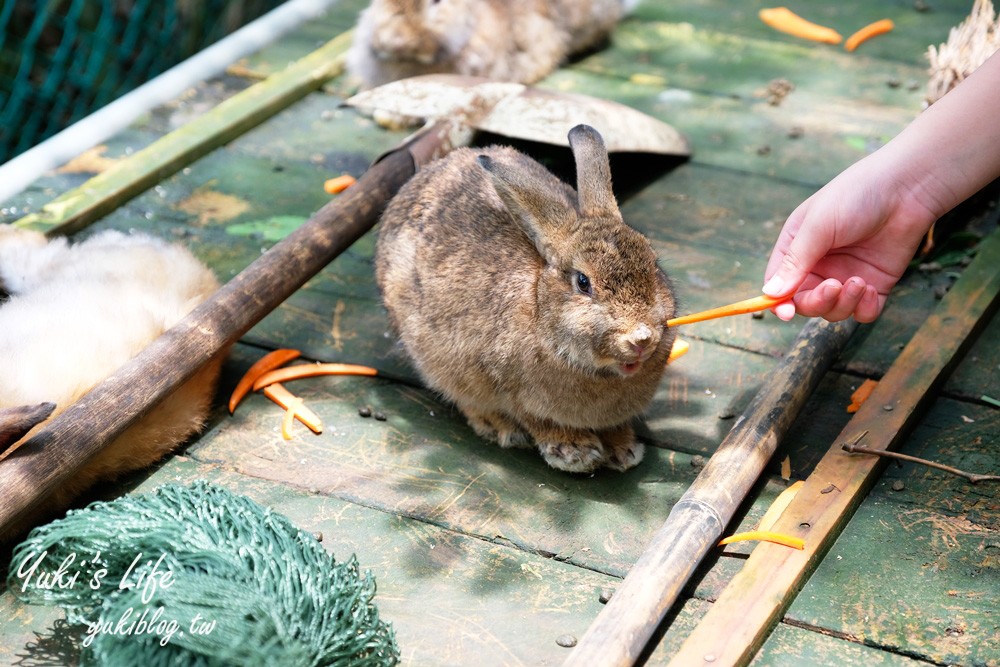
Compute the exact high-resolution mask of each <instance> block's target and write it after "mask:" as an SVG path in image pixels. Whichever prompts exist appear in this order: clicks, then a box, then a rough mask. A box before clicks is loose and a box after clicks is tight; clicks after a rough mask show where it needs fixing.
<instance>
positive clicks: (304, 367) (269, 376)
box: [253, 364, 378, 391]
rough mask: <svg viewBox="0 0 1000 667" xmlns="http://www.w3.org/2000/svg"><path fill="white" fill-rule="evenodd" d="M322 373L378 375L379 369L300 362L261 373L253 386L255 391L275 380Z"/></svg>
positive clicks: (313, 375)
mask: <svg viewBox="0 0 1000 667" xmlns="http://www.w3.org/2000/svg"><path fill="white" fill-rule="evenodd" d="M320 375H365V376H369V377H374V376H376V375H378V371H377V370H375V369H374V368H371V367H370V366H357V365H355V364H300V365H298V366H289V367H287V368H278V369H276V370H273V371H271V372H269V373H265V374H264V375H261V376H260V377H258V378H257V381H256V382H254V383H253V388H254V391H257V390H258V389H261V388H262V387H266V386H268V385H269V384H273V383H275V382H288V381H289V380H300V379H302V378H311V377H318V376H320Z"/></svg>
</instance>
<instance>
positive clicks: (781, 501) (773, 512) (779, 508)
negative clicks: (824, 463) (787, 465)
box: [757, 479, 805, 531]
mask: <svg viewBox="0 0 1000 667" xmlns="http://www.w3.org/2000/svg"><path fill="white" fill-rule="evenodd" d="M803 486H805V481H804V480H801V479H800V480H798V481H797V482H794V483H793V484H792V485H791V486H789V487H788V488H787V489H785V490H784V491H782V492H781V493H779V494H778V497H777V498H775V499H774V502H773V503H771V506H770V507H768V508H767V511H765V512H764V516H762V517H761V518H760V523H758V524H757V530H763V531H770V530H771V527H772V526H773V525H774V524H775V522H777V520H778V518H779V517H780V516H781V513H782V512H784V511H785V509H786V508H787V507H788V506H789V505H791V504H792V500H794V499H795V494H797V493H798V492H799V489H801V488H802V487H803Z"/></svg>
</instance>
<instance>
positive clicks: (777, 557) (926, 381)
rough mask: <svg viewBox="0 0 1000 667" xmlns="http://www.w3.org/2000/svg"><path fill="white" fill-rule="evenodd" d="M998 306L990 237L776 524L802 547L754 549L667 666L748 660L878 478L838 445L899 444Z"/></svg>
mask: <svg viewBox="0 0 1000 667" xmlns="http://www.w3.org/2000/svg"><path fill="white" fill-rule="evenodd" d="M998 307H1000V232H994V233H993V234H992V235H991V236H990V237H989V238H988V239H986V240H985V241H984V242H983V243H982V244H981V245H980V246H979V252H978V253H977V255H976V258H975V259H974V260H973V262H972V264H970V265H969V266H968V267H967V268H966V269H965V271H964V273H963V275H962V277H961V278H959V279H958V281H957V282H956V283H955V284H954V285H953V286H952V288H951V290H949V291H948V294H947V295H946V296H945V297H944V299H942V300H941V303H940V304H939V305H938V307H937V309H936V310H935V311H934V312H933V313H931V315H930V316H929V317H928V318H927V320H926V321H925V322H924V324H923V325H921V327H920V329H918V330H917V333H916V334H915V335H914V336H913V338H912V339H911V340H910V342H909V343H908V344H907V346H906V347H905V348H904V349H903V351H902V352H901V353H900V355H899V357H898V358H897V359H896V361H895V362H894V363H893V364H892V367H891V368H890V369H889V371H888V372H887V373H886V374H885V376H884V377H883V378H882V379H881V380H880V381H879V383H878V386H877V387H875V389H874V390H873V391H872V395H871V397H870V398H869V399H868V400H867V401H865V402H864V403H863V404H862V405H861V407H860V409H859V410H858V411H857V413H855V415H854V417H853V418H852V419H851V421H850V422H848V424H847V426H846V427H845V428H844V430H843V431H841V433H840V435H839V436H837V438H836V440H834V443H835V444H834V445H833V446H832V447H831V448H830V450H829V451H828V452H827V454H826V455H825V456H824V457H823V459H822V460H821V461H820V462H819V464H818V465H817V466H816V469H815V470H814V471H813V472H812V474H810V475H809V477H808V479H806V482H805V484H804V485H803V486H802V488H801V489H800V490H799V492H798V493H797V494H796V495H795V498H794V499H793V500H792V502H791V503H790V504H789V506H788V508H787V509H786V510H785V511H784V512H783V513H782V515H781V516H780V517H779V518H778V520H777V521H776V522H775V525H774V526H773V528H772V530H775V531H777V532H782V533H791V534H796V535H800V536H801V537H803V538H804V539H805V544H806V548H805V549H804V550H803V551H795V550H793V549H788V548H785V547H780V546H775V545H771V544H768V543H762V544H759V545H758V546H757V547H755V548H754V550H753V552H752V553H751V554H750V557H749V558H748V559H747V561H746V563H745V564H744V566H743V568H742V569H741V570H740V572H739V573H738V574H737V575H736V576H735V577H734V578H733V580H732V581H730V582H729V585H728V586H727V587H726V588H725V590H723V592H722V595H720V596H719V599H718V600H717V601H716V602H715V603H714V604H713V605H712V607H711V608H710V609H709V611H708V613H707V614H706V615H705V616H704V617H703V618H702V619H701V621H700V623H699V624H698V626H697V627H695V629H694V631H693V632H692V633H691V634H690V635H689V636H688V638H687V640H686V641H685V643H684V644H683V645H682V646H681V649H680V651H679V652H678V653H676V654H675V655H674V657H673V659H672V661H671V662H670V665H672V666H676V667H689V666H690V665H706V666H707V665H711V667H719V666H720V665H745V664H747V663H748V662H749V661H750V660H751V659H752V658H753V657H754V655H755V654H756V652H757V650H758V649H759V648H760V646H761V645H762V644H763V643H764V640H765V639H766V638H767V636H768V634H769V633H770V631H771V628H773V627H774V625H775V624H776V623H777V622H778V620H779V619H780V618H781V617H782V614H784V611H785V609H787V608H788V605H790V604H791V602H792V600H793V599H794V596H795V592H796V591H798V590H800V589H801V588H802V586H803V585H804V584H805V582H806V579H807V578H808V577H809V574H810V573H811V572H812V571H813V570H814V569H815V568H816V566H817V565H818V564H819V563H820V561H821V560H822V558H823V555H824V554H825V553H826V551H827V550H828V549H829V548H830V546H831V545H832V544H833V542H834V541H835V540H836V539H837V537H838V536H839V535H840V532H841V531H842V530H843V528H844V526H845V525H846V524H847V522H848V520H849V519H850V517H851V516H852V515H853V513H854V511H855V509H857V507H858V505H859V504H860V503H861V501H862V500H863V499H864V497H865V495H866V494H867V492H868V489H869V488H870V487H871V485H872V484H874V483H875V480H876V479H877V478H878V472H879V471H880V469H881V466H880V465H879V464H880V462H881V460H880V459H878V458H871V457H861V456H851V455H849V454H847V453H846V452H844V450H843V449H842V446H841V444H840V443H844V442H855V444H856V441H860V439H861V437H863V436H864V434H865V433H866V432H867V433H868V435H867V438H868V441H869V442H870V443H872V445H873V446H874V447H875V448H877V449H893V448H894V447H896V446H897V444H898V443H900V442H901V441H902V440H903V438H904V437H905V435H906V434H907V433H908V431H909V430H910V428H911V427H912V426H913V425H914V424H916V422H917V421H919V419H920V417H921V416H922V415H923V414H924V409H925V407H926V405H927V403H928V402H929V401H930V400H931V399H932V397H933V393H932V392H933V390H934V388H935V387H936V386H938V385H939V384H940V383H941V382H942V381H943V380H944V379H945V378H946V377H947V375H948V372H949V371H950V370H951V369H952V368H953V367H954V366H955V365H956V364H957V363H958V361H959V360H960V359H961V356H962V353H963V352H964V351H965V350H966V349H967V348H968V347H969V346H970V345H971V344H972V342H973V341H974V340H975V335H976V333H977V332H978V331H979V330H980V329H981V328H982V327H984V326H985V325H986V323H987V322H989V319H990V316H991V315H992V313H994V312H996V310H997V308H998ZM886 406H888V407H890V408H891V410H886ZM831 487H832V488H833V491H830V488H831ZM615 595H616V596H617V593H616V594H615ZM612 599H614V598H612Z"/></svg>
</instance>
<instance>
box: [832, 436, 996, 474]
mask: <svg viewBox="0 0 1000 667" xmlns="http://www.w3.org/2000/svg"><path fill="white" fill-rule="evenodd" d="M840 448H841V449H843V450H844V451H845V452H848V453H849V454H873V455H875V456H882V457H885V458H887V459H898V460H900V461H909V462H910V463H919V464H920V465H922V466H927V467H928V468H935V469H937V470H943V471H945V472H948V473H951V474H952V475H957V476H959V477H964V478H965V479H967V480H969V481H970V482H971V483H973V484H978V483H979V482H1000V475H982V474H979V473H975V472H965V471H964V470H959V469H958V468H953V467H952V466H946V465H945V464H943V463H937V462H936V461H928V460H927V459H922V458H919V457H917V456H910V455H909V454H900V453H899V452H887V451H885V450H884V449H872V448H870V447H861V446H860V445H854V444H851V443H849V442H848V443H845V444H843V445H841V446H840Z"/></svg>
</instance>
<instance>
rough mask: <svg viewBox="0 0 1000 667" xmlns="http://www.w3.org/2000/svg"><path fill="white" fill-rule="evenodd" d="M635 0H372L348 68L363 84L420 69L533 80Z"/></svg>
mask: <svg viewBox="0 0 1000 667" xmlns="http://www.w3.org/2000/svg"><path fill="white" fill-rule="evenodd" d="M634 4H636V0H372V3H371V5H370V6H369V7H368V8H367V9H365V10H364V11H363V12H362V13H361V15H360V17H359V18H358V24H357V27H356V28H355V33H354V42H353V44H352V46H351V49H350V51H349V52H348V54H347V70H348V72H349V73H350V74H352V75H353V76H354V77H355V78H356V79H359V80H360V81H361V85H362V86H363V87H365V88H371V87H375V86H379V85H382V84H384V83H388V82H390V81H395V80H397V79H405V78H407V77H411V76H417V75H420V74H441V73H452V74H466V75H472V76H483V77H487V78H490V79H497V80H502V81H514V82H518V83H526V84H528V83H534V82H535V81H538V80H539V79H542V78H543V77H545V76H546V75H547V74H549V73H550V72H552V71H553V70H555V69H556V68H557V67H558V66H559V65H560V64H561V63H562V62H563V61H564V60H566V58H567V57H568V56H570V55H573V54H575V53H579V52H581V51H584V50H586V49H589V48H592V47H594V46H596V45H598V44H599V43H600V42H601V41H602V40H603V39H605V38H606V37H607V36H608V34H609V33H610V32H611V30H612V29H613V28H614V26H615V24H616V23H617V22H618V20H619V19H620V18H621V17H622V15H623V14H624V13H625V12H626V11H628V10H629V9H630V8H631V6H632V5H634Z"/></svg>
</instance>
